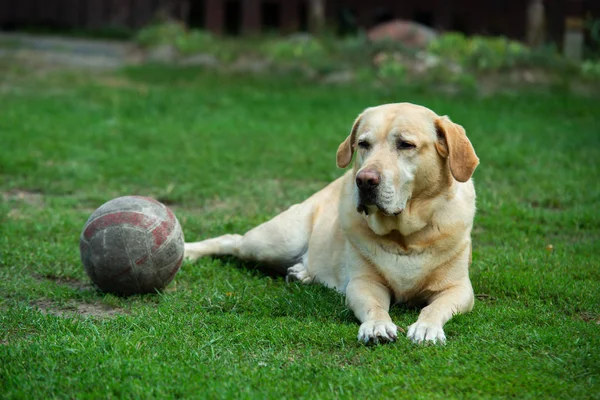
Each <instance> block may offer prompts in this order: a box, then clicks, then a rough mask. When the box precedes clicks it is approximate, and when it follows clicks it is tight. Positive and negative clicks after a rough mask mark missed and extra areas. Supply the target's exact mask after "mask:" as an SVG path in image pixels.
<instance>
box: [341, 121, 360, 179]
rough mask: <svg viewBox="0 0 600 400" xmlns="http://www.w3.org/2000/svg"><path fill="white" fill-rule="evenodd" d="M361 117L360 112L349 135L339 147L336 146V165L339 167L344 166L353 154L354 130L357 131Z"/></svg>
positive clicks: (354, 147)
mask: <svg viewBox="0 0 600 400" xmlns="http://www.w3.org/2000/svg"><path fill="white" fill-rule="evenodd" d="M361 118H362V114H360V115H359V116H358V117H357V118H356V120H355V121H354V125H352V130H351V131H350V135H348V137H347V138H346V140H344V141H343V142H342V144H340V147H338V150H337V154H336V162H337V166H338V167H340V168H346V167H347V166H348V165H350V162H351V161H352V155H353V154H354V150H356V143H355V141H356V131H358V126H359V125H360V120H361Z"/></svg>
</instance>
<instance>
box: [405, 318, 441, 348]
mask: <svg viewBox="0 0 600 400" xmlns="http://www.w3.org/2000/svg"><path fill="white" fill-rule="evenodd" d="M406 336H408V338H409V339H410V340H412V341H413V342H414V343H423V342H425V343H427V342H433V343H434V344H435V343H439V344H444V343H446V335H445V334H444V329H443V328H442V327H441V326H440V325H436V324H431V323H429V322H419V321H417V322H415V323H414V324H412V325H411V326H409V327H408V333H407V334H406Z"/></svg>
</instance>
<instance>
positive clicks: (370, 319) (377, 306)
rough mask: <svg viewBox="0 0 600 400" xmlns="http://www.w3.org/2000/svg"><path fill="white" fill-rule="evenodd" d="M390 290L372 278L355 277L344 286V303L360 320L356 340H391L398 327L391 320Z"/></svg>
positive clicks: (395, 336)
mask: <svg viewBox="0 0 600 400" xmlns="http://www.w3.org/2000/svg"><path fill="white" fill-rule="evenodd" d="M391 298H392V295H391V293H390V290H389V289H388V288H387V287H386V286H384V285H383V284H381V283H379V282H377V281H376V280H374V279H369V278H355V279H352V280H351V281H350V282H349V283H348V286H347V287H346V304H347V305H348V307H350V308H351V309H352V311H354V315H356V318H358V320H359V321H360V322H361V325H360V328H359V329H358V340H360V341H361V342H365V343H369V342H374V343H379V342H393V341H394V340H396V338H397V337H398V327H396V325H395V324H394V323H393V322H392V319H391V318H390V314H389V313H388V311H389V309H390V302H391Z"/></svg>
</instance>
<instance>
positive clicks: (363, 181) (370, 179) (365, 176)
mask: <svg viewBox="0 0 600 400" xmlns="http://www.w3.org/2000/svg"><path fill="white" fill-rule="evenodd" d="M379 179H380V177H379V173H378V172H377V171H373V170H372V169H363V170H362V171H360V172H359V173H358V174H357V175H356V186H358V188H359V189H361V190H364V189H373V188H375V187H377V186H378V185H379Z"/></svg>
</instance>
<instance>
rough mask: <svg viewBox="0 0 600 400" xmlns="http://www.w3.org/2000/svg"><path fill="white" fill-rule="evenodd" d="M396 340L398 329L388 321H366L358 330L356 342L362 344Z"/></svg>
mask: <svg viewBox="0 0 600 400" xmlns="http://www.w3.org/2000/svg"><path fill="white" fill-rule="evenodd" d="M397 338H398V327H397V326H396V325H394V323H393V322H389V321H366V322H363V323H362V325H361V326H360V328H358V340H359V341H361V342H364V343H369V342H372V343H379V342H384V343H385V342H393V341H394V340H396V339H397Z"/></svg>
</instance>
